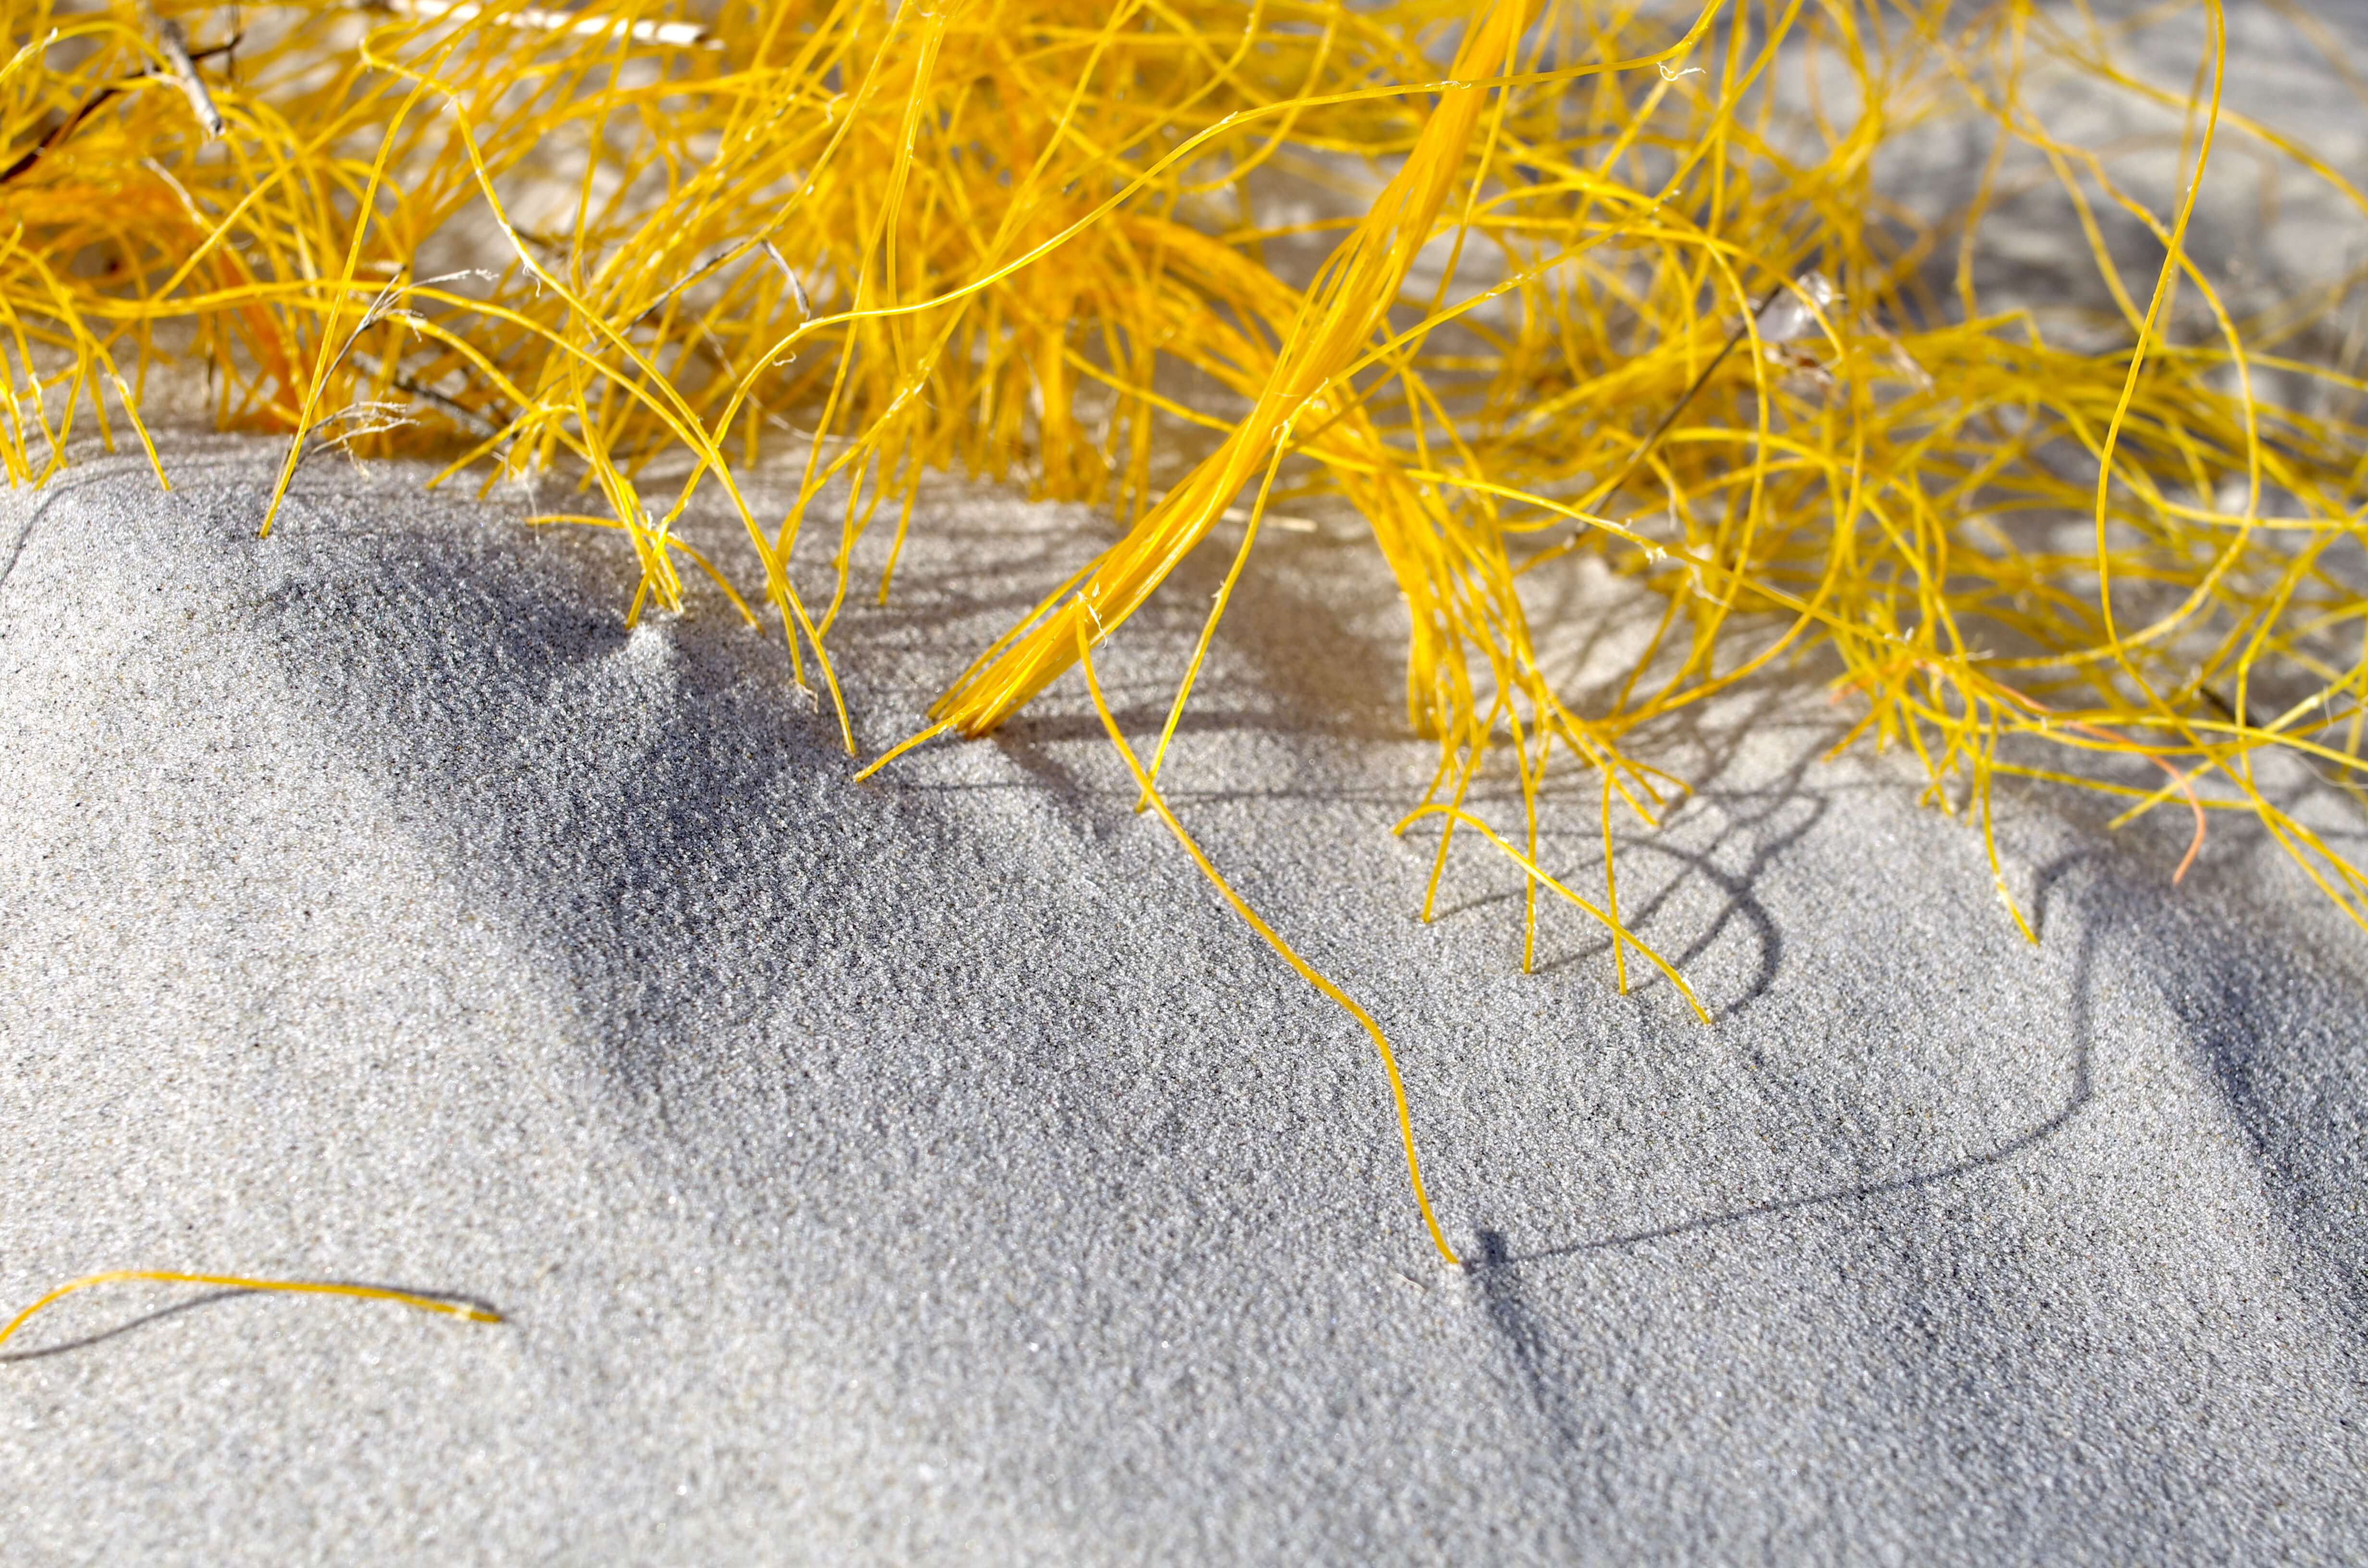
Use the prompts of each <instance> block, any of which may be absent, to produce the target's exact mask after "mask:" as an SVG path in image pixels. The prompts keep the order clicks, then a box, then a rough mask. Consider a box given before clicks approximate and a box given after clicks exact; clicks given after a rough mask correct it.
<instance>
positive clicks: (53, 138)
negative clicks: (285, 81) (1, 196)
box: [0, 33, 245, 185]
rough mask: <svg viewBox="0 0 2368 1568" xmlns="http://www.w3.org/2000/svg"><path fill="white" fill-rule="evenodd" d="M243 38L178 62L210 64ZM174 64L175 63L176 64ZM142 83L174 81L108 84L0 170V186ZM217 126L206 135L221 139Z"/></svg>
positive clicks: (154, 74) (150, 75)
mask: <svg viewBox="0 0 2368 1568" xmlns="http://www.w3.org/2000/svg"><path fill="white" fill-rule="evenodd" d="M244 37H245V34H243V33H242V34H239V35H237V37H233V39H232V40H230V41H229V42H228V43H218V44H215V45H214V46H213V47H212V48H211V49H191V50H185V51H182V55H181V59H184V60H187V61H188V62H190V63H191V64H192V65H194V64H195V63H196V62H199V61H200V60H211V59H212V58H213V57H214V56H215V55H217V54H228V53H230V52H231V51H233V50H234V49H236V48H237V47H238V45H239V39H241V38H244ZM176 63H177V62H176ZM142 82H176V78H175V77H173V76H171V75H168V74H165V73H164V72H161V71H142V72H141V73H139V74H137V75H133V76H126V77H124V78H123V79H122V80H121V81H120V82H111V83H109V84H108V85H106V86H104V87H101V88H100V89H99V90H98V91H97V92H96V93H94V94H92V95H91V96H90V97H88V98H87V99H85V100H84V102H83V104H82V106H81V107H80V108H76V109H75V110H74V113H72V114H70V115H68V116H66V118H65V119H62V120H60V121H59V122H58V123H57V124H55V125H53V126H51V128H50V131H49V132H48V134H46V135H44V136H43V137H42V138H41V139H40V141H39V142H34V143H33V144H32V146H30V147H29V148H28V149H26V151H25V152H24V153H23V154H22V155H20V156H19V157H18V158H17V161H16V162H15V163H13V164H10V165H8V166H7V167H6V168H5V169H0V185H6V184H7V183H8V182H9V181H10V180H12V179H15V178H16V177H17V176H19V175H21V174H23V173H24V172H25V171H26V170H28V169H29V168H31V167H32V166H33V165H35V164H38V163H40V161H41V155H42V154H43V153H47V152H48V151H49V150H50V149H51V148H52V147H54V146H56V145H57V144H58V143H59V142H63V141H64V140H65V139H66V138H67V137H69V136H71V135H73V134H74V131H75V130H76V128H78V127H79V126H80V125H81V124H82V122H83V121H84V120H85V119H89V118H90V117H91V116H92V115H94V114H97V112H98V111H99V110H100V109H102V108H106V107H107V105H108V103H109V102H110V101H112V100H113V99H116V98H120V97H122V96H123V95H124V94H126V93H128V92H130V91H131V89H132V88H134V87H136V86H138V85H140V84H142ZM176 85H177V83H176ZM220 125H221V117H220V116H216V117H215V124H214V126H213V127H211V128H210V132H209V133H210V134H213V135H220V134H221V131H220Z"/></svg>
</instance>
